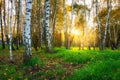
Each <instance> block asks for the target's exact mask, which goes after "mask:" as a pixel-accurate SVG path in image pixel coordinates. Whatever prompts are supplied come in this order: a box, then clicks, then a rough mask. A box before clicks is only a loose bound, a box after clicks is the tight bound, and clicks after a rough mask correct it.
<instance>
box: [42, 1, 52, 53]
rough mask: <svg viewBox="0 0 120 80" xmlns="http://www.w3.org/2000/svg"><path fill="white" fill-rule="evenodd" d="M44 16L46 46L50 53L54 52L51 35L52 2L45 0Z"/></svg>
mask: <svg viewBox="0 0 120 80" xmlns="http://www.w3.org/2000/svg"><path fill="white" fill-rule="evenodd" d="M44 16H45V23H44V29H45V30H44V31H45V40H46V41H45V46H46V50H47V51H48V52H53V50H52V44H51V35H50V29H49V26H50V20H49V18H50V0H45V3H44Z"/></svg>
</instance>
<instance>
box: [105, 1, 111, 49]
mask: <svg viewBox="0 0 120 80" xmlns="http://www.w3.org/2000/svg"><path fill="white" fill-rule="evenodd" d="M107 9H108V14H107V17H106V24H105V32H104V38H103V49H104V48H105V41H106V35H107V29H108V27H109V26H110V25H109V24H110V23H109V19H110V12H111V0H109V1H108V2H107ZM109 30H110V29H109ZM108 33H109V31H108ZM109 37H110V33H109ZM110 42H111V41H110Z"/></svg>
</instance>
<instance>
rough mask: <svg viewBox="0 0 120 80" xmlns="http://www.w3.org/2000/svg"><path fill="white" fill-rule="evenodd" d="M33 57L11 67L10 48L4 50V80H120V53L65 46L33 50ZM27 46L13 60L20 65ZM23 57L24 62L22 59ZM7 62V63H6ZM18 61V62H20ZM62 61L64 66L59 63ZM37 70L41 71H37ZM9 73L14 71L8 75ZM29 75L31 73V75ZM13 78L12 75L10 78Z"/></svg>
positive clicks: (0, 68)
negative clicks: (48, 50) (52, 50)
mask: <svg viewBox="0 0 120 80" xmlns="http://www.w3.org/2000/svg"><path fill="white" fill-rule="evenodd" d="M32 50H33V51H32V53H33V55H32V58H31V59H30V60H29V61H28V62H27V63H22V62H19V64H16V65H14V64H13V65H10V64H9V63H8V62H6V61H9V59H8V58H9V49H7V48H6V49H5V50H2V49H1V50H0V58H1V57H2V58H3V57H4V59H0V60H1V62H0V77H1V80H7V79H13V80H14V79H21V80H23V79H37V78H38V79H39V78H42V79H43V80H44V79H51V78H55V79H58V80H59V79H62V77H63V78H65V79H64V80H89V79H90V80H101V79H102V80H119V79H120V77H119V75H120V50H119V49H117V50H111V49H106V50H103V51H100V50H99V49H98V48H96V50H87V49H84V50H79V48H78V47H71V49H69V50H66V49H65V48H64V47H61V48H57V47H56V48H54V52H53V53H46V52H45V51H44V49H40V50H38V51H35V50H34V49H33V48H32ZM23 54H24V47H23V46H22V47H20V49H19V50H15V51H13V55H14V56H13V58H14V60H16V61H17V62H18V61H19V60H22V59H21V58H22V56H23ZM18 58H20V59H18ZM4 60H5V61H4ZM16 61H15V62H16ZM59 62H60V63H59ZM66 63H67V64H69V66H71V67H74V66H78V65H80V66H81V67H80V68H76V69H74V68H72V69H73V70H71V71H72V72H71V73H72V75H67V76H66V75H64V76H63V74H65V73H66V71H67V68H68V67H69V66H66V67H65V66H63V64H66ZM34 68H35V69H36V68H37V70H36V71H35V72H34ZM6 70H10V71H9V72H7V71H6ZM27 72H28V73H27ZM7 75H9V76H7Z"/></svg>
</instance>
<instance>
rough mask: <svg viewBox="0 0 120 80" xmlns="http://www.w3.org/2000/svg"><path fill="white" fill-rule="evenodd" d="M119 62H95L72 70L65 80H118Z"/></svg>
mask: <svg viewBox="0 0 120 80" xmlns="http://www.w3.org/2000/svg"><path fill="white" fill-rule="evenodd" d="M119 75H120V60H107V61H96V62H95V63H92V64H90V65H87V66H85V67H84V68H82V69H76V70H74V73H73V75H72V76H69V77H67V78H66V80H120V76H119Z"/></svg>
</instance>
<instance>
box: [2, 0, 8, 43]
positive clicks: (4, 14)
mask: <svg viewBox="0 0 120 80" xmlns="http://www.w3.org/2000/svg"><path fill="white" fill-rule="evenodd" d="M3 3H4V12H3V19H4V21H3V22H4V27H5V29H4V33H5V36H6V41H7V44H9V39H8V31H7V26H6V3H5V0H3Z"/></svg>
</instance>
